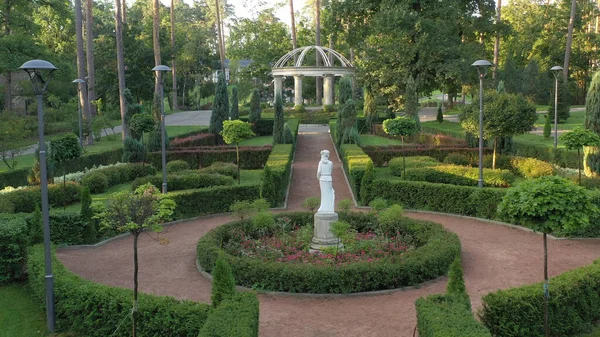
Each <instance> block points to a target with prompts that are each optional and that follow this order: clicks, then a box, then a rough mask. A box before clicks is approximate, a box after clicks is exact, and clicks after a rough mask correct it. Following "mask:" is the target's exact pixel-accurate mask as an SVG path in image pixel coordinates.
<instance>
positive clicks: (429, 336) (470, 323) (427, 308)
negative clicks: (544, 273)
mask: <svg viewBox="0 0 600 337" xmlns="http://www.w3.org/2000/svg"><path fill="white" fill-rule="evenodd" d="M416 309H417V325H418V327H419V337H491V336H492V335H491V334H490V332H489V331H488V330H487V329H486V328H485V327H484V326H483V325H481V323H479V322H477V321H476V320H475V318H474V317H473V313H472V312H471V310H470V309H469V308H468V307H467V306H466V305H465V304H464V302H463V301H462V298H458V297H457V296H451V295H432V296H429V297H427V298H419V299H418V300H417V302H416ZM521 336H525V335H521Z"/></svg>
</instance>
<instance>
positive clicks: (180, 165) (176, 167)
mask: <svg viewBox="0 0 600 337" xmlns="http://www.w3.org/2000/svg"><path fill="white" fill-rule="evenodd" d="M189 169H190V164H188V163H187V162H186V161H183V160H173V161H170V162H168V163H167V173H175V172H178V171H183V170H189Z"/></svg>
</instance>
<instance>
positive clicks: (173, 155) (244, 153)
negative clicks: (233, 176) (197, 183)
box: [146, 145, 271, 170]
mask: <svg viewBox="0 0 600 337" xmlns="http://www.w3.org/2000/svg"><path fill="white" fill-rule="evenodd" d="M270 153H271V146H270V145H269V146H242V147H240V167H241V168H242V169H248V170H254V169H262V168H263V167H264V165H265V163H266V162H267V158H268V157H269V154H270ZM146 158H147V160H148V162H149V163H151V164H152V165H153V166H154V167H161V166H162V160H161V153H160V152H152V153H148V154H147V156H146ZM172 160H183V161H186V162H187V163H188V164H189V165H190V168H192V169H197V168H202V167H206V166H210V165H212V164H213V163H215V162H219V161H220V162H227V163H235V162H236V151H235V146H213V147H196V148H178V149H177V150H170V151H167V161H172Z"/></svg>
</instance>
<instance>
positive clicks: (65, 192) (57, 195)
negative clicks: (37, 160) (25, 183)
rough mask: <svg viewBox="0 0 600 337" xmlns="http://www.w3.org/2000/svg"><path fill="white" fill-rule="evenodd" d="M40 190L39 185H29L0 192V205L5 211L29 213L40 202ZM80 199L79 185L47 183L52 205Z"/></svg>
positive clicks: (60, 205) (68, 203)
mask: <svg viewBox="0 0 600 337" xmlns="http://www.w3.org/2000/svg"><path fill="white" fill-rule="evenodd" d="M41 200H42V192H41V189H40V186H31V187H26V188H22V189H18V190H15V191H12V192H8V193H2V194H0V205H2V210H3V211H4V212H5V213H31V212H33V211H34V210H35V206H36V205H38V204H40V203H41ZM80 200H81V186H80V185H79V184H76V183H72V182H67V183H66V185H65V186H64V187H63V184H60V185H57V184H52V185H48V203H49V204H50V206H52V207H63V206H65V205H70V204H73V203H76V202H79V201H80Z"/></svg>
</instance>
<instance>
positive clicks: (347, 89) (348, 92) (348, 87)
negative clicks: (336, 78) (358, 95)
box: [339, 77, 352, 105]
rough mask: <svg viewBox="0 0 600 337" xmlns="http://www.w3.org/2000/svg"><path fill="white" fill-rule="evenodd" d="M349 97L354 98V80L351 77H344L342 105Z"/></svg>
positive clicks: (341, 87)
mask: <svg viewBox="0 0 600 337" xmlns="http://www.w3.org/2000/svg"><path fill="white" fill-rule="evenodd" d="M349 99H352V80H351V79H350V78H349V77H342V79H341V80H340V98H339V102H340V105H344V104H345V103H346V102H347V101H348V100H349Z"/></svg>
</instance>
